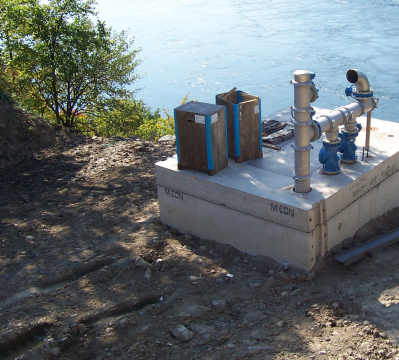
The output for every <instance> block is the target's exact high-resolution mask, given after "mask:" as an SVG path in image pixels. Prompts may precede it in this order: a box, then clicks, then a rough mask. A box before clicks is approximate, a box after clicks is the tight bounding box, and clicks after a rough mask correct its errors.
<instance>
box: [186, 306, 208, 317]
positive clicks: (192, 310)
mask: <svg viewBox="0 0 399 360" xmlns="http://www.w3.org/2000/svg"><path fill="white" fill-rule="evenodd" d="M210 311H211V308H209V307H207V306H202V305H197V304H186V305H184V306H183V308H182V310H181V313H180V315H181V316H182V317H192V316H193V317H201V316H203V315H205V314H206V313H209V312H210Z"/></svg>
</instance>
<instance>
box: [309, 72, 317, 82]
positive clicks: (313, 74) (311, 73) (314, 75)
mask: <svg viewBox="0 0 399 360" xmlns="http://www.w3.org/2000/svg"><path fill="white" fill-rule="evenodd" d="M315 77H316V74H315V73H314V72H313V71H311V72H310V80H313V79H314V78H315Z"/></svg>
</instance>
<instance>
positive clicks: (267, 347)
mask: <svg viewBox="0 0 399 360" xmlns="http://www.w3.org/2000/svg"><path fill="white" fill-rule="evenodd" d="M262 350H273V348H272V347H271V346H270V345H266V344H265V345H254V346H248V351H262Z"/></svg>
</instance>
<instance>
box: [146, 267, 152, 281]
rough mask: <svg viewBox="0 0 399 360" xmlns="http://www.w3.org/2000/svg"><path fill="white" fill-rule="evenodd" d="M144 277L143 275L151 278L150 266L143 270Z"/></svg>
mask: <svg viewBox="0 0 399 360" xmlns="http://www.w3.org/2000/svg"><path fill="white" fill-rule="evenodd" d="M144 277H145V278H146V279H147V280H148V279H150V278H151V268H148V269H147V270H146V271H145V274H144Z"/></svg>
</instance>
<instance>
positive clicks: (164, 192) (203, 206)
mask: <svg viewBox="0 0 399 360" xmlns="http://www.w3.org/2000/svg"><path fill="white" fill-rule="evenodd" d="M326 111H329V110H323V109H317V111H316V116H315V118H317V116H320V115H321V114H323V113H325V112H326ZM273 116H274V117H273ZM269 117H270V118H276V117H277V119H278V120H282V119H283V120H284V121H291V119H290V118H291V115H290V112H289V111H288V110H286V109H285V110H282V111H280V112H279V113H276V114H274V115H272V116H269ZM358 122H360V123H361V124H362V126H363V129H364V130H363V131H362V132H361V133H360V134H359V136H358V138H357V140H356V144H357V146H358V151H357V156H358V159H360V160H361V159H362V147H363V144H364V143H365V127H366V118H365V117H362V118H359V119H358ZM398 139H399V124H397V123H392V122H387V121H383V120H376V119H372V132H371V152H370V153H369V155H371V157H369V158H365V159H364V160H363V161H358V162H356V163H355V164H351V165H347V164H343V163H341V164H340V166H341V173H340V174H338V175H332V176H331V175H330V176H329V175H324V174H322V173H321V171H320V170H321V169H322V165H321V164H320V163H319V162H318V154H319V151H320V149H321V147H322V138H320V139H319V140H317V141H316V142H314V143H312V145H313V146H314V150H311V170H312V177H311V187H312V191H311V192H310V193H308V194H296V193H294V192H293V187H294V180H293V178H292V175H293V173H294V150H293V149H292V147H291V144H292V143H293V139H291V140H288V141H286V142H284V143H282V144H279V146H281V150H280V151H275V150H272V149H270V148H266V147H264V148H263V153H264V155H263V158H261V159H256V160H252V161H248V162H245V163H240V164H237V163H236V162H235V161H234V160H229V166H228V167H227V168H225V169H223V170H222V171H220V172H219V173H218V174H216V175H214V176H208V175H207V174H206V173H205V172H201V171H196V170H188V169H185V170H178V169H177V159H176V157H172V158H168V159H167V160H165V161H160V162H158V163H156V164H155V167H156V178H157V186H158V197H159V204H160V212H161V221H162V222H164V223H166V224H168V225H170V226H173V227H174V228H176V229H178V230H179V231H181V232H184V233H191V234H194V235H197V236H200V237H202V238H205V239H211V240H216V241H219V242H221V243H226V244H230V245H232V246H234V247H236V248H237V249H239V250H241V251H245V252H247V253H249V254H252V255H267V256H270V257H272V258H273V259H275V260H276V261H278V262H280V263H283V262H284V260H287V261H288V263H289V264H290V265H291V266H296V267H299V268H302V269H305V270H310V269H311V268H312V267H313V265H314V264H315V261H316V257H317V255H322V256H324V254H325V252H326V251H329V250H330V249H331V248H332V247H334V246H335V245H337V244H339V243H340V242H342V241H343V240H344V239H346V238H347V237H350V236H353V235H354V234H355V232H356V231H357V230H358V229H359V228H360V227H361V226H363V225H364V224H365V223H367V222H368V221H369V220H370V219H372V218H374V217H377V216H379V215H382V214H383V213H385V212H386V211H388V210H390V209H392V208H394V207H396V206H399V191H398V186H399V185H398V184H399V173H398V170H399V152H398V151H399V143H398Z"/></svg>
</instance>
